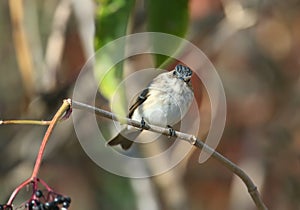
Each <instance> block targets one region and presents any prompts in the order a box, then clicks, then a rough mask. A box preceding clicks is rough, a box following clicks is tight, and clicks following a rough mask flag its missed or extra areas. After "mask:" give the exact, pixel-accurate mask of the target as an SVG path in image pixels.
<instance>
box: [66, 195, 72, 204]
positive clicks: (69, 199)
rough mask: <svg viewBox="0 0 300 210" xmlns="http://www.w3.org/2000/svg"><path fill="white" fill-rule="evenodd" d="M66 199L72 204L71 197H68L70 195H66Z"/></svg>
mask: <svg viewBox="0 0 300 210" xmlns="http://www.w3.org/2000/svg"><path fill="white" fill-rule="evenodd" d="M65 201H66V202H68V203H69V204H70V203H71V198H70V197H68V196H66V197H65Z"/></svg>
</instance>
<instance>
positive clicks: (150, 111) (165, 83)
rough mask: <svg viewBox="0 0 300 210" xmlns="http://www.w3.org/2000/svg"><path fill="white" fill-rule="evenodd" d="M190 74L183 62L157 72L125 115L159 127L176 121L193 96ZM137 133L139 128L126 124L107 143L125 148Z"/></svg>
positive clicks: (185, 111)
mask: <svg viewBox="0 0 300 210" xmlns="http://www.w3.org/2000/svg"><path fill="white" fill-rule="evenodd" d="M191 77H192V71H191V69H190V68H189V67H187V66H183V65H177V66H176V67H175V69H174V70H172V71H170V72H166V73H162V74H159V75H158V76H157V77H155V78H154V79H153V80H152V82H150V84H149V85H148V87H147V88H146V89H144V90H143V91H142V92H141V94H140V95H139V96H138V98H137V99H136V101H135V103H134V104H133V105H132V106H131V107H130V108H129V113H128V118H131V119H133V120H136V121H141V122H142V123H148V124H152V125H157V126H161V127H167V126H168V127H171V125H174V124H176V123H177V122H179V121H180V120H181V119H182V118H183V116H184V115H185V114H186V113H187V111H188V110H189V107H190V106H191V104H192V101H193V98H194V92H193V89H192V85H191ZM139 134H140V131H139V130H137V129H134V128H133V127H132V126H127V127H126V128H124V129H123V130H122V131H121V132H120V133H119V134H118V135H117V136H116V137H114V138H113V139H111V140H110V141H108V143H107V144H108V145H110V146H115V145H119V144H120V145H121V147H122V148H123V149H124V150H127V149H129V148H130V146H131V145H132V143H133V141H134V139H135V138H136V137H137V136H138V135H139Z"/></svg>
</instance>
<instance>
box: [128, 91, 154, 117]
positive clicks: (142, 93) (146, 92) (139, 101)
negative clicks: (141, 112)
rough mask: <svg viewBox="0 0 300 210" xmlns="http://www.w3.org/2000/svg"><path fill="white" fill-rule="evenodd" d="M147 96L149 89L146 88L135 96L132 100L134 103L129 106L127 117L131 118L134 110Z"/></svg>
mask: <svg viewBox="0 0 300 210" xmlns="http://www.w3.org/2000/svg"><path fill="white" fill-rule="evenodd" d="M148 96H149V89H148V88H146V89H144V90H143V91H142V92H141V94H140V95H139V97H137V99H136V101H135V102H134V104H132V106H131V107H130V108H129V113H128V117H129V118H131V117H132V115H133V112H134V110H135V109H136V108H137V107H138V106H139V105H141V104H142V103H143V102H144V101H145V100H146V99H147V98H148Z"/></svg>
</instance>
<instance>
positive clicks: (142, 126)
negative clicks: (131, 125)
mask: <svg viewBox="0 0 300 210" xmlns="http://www.w3.org/2000/svg"><path fill="white" fill-rule="evenodd" d="M145 128H146V122H145V120H144V117H142V120H141V131H143V130H144V129H145Z"/></svg>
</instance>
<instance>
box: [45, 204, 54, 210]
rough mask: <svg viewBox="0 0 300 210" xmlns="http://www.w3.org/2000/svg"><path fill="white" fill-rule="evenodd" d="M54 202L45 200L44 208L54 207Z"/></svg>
mask: <svg viewBox="0 0 300 210" xmlns="http://www.w3.org/2000/svg"><path fill="white" fill-rule="evenodd" d="M54 206H55V205H54V203H53V202H46V203H45V209H52V208H53V207H54Z"/></svg>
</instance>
